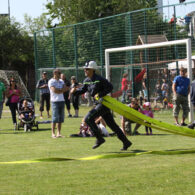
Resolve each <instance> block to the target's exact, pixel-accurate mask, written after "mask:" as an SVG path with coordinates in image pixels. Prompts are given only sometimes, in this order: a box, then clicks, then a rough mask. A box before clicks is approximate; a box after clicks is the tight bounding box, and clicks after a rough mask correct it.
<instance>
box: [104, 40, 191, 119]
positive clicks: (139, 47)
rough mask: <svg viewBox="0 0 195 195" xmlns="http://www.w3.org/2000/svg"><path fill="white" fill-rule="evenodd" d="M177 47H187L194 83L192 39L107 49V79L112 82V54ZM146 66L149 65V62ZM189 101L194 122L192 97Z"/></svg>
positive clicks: (188, 72)
mask: <svg viewBox="0 0 195 195" xmlns="http://www.w3.org/2000/svg"><path fill="white" fill-rule="evenodd" d="M177 45H185V47H186V60H187V74H188V78H189V79H190V81H192V60H191V56H192V53H191V40H190V39H182V40H175V41H167V42H160V43H152V44H143V45H136V46H126V47H119V48H109V49H105V70H106V78H107V79H108V80H109V81H110V80H111V73H110V72H111V70H110V69H111V64H110V54H112V53H117V52H127V51H135V50H144V49H151V48H160V47H168V46H177ZM173 61H174V60H173ZM175 61H176V60H175ZM145 64H147V62H146V63H145ZM128 66H131V64H129V65H128ZM188 99H189V107H190V114H189V121H190V122H192V120H193V119H194V112H193V110H194V109H193V105H192V103H191V101H190V95H189V97H188Z"/></svg>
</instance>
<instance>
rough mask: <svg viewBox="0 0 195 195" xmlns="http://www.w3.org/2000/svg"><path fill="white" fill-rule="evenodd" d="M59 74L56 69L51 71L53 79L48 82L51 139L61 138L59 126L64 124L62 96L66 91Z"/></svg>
mask: <svg viewBox="0 0 195 195" xmlns="http://www.w3.org/2000/svg"><path fill="white" fill-rule="evenodd" d="M60 74H61V72H60V71H59V70H58V69H55V70H54V71H53V78H51V79H50V80H49V82H48V86H49V90H50V100H51V106H52V126H51V128H52V138H59V137H62V135H61V126H62V123H63V122H64V95H63V93H64V92H65V91H66V90H68V88H67V87H66V86H65V84H64V81H63V80H61V79H60ZM56 124H57V134H55V127H56Z"/></svg>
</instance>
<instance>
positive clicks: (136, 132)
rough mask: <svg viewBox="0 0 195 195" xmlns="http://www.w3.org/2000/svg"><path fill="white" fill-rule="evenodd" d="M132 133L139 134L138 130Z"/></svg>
mask: <svg viewBox="0 0 195 195" xmlns="http://www.w3.org/2000/svg"><path fill="white" fill-rule="evenodd" d="M132 135H141V134H140V133H139V132H138V131H135V132H133V134H132Z"/></svg>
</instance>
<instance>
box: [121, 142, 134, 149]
mask: <svg viewBox="0 0 195 195" xmlns="http://www.w3.org/2000/svg"><path fill="white" fill-rule="evenodd" d="M131 145H132V143H131V142H130V141H128V142H126V143H125V144H124V145H123V148H121V151H124V150H127V149H128V148H129V147H130V146H131Z"/></svg>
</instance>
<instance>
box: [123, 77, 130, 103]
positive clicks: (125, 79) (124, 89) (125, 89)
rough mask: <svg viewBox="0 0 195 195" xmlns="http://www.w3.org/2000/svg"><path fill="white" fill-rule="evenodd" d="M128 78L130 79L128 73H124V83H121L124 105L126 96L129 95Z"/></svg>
mask: <svg viewBox="0 0 195 195" xmlns="http://www.w3.org/2000/svg"><path fill="white" fill-rule="evenodd" d="M127 77H128V73H124V74H123V78H122V81H121V90H122V100H121V101H122V103H124V104H125V103H126V95H127V86H128V83H129V82H128V80H127Z"/></svg>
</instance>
